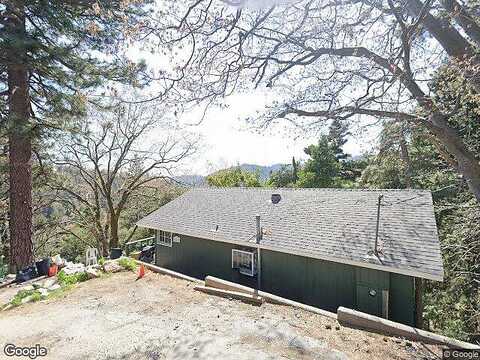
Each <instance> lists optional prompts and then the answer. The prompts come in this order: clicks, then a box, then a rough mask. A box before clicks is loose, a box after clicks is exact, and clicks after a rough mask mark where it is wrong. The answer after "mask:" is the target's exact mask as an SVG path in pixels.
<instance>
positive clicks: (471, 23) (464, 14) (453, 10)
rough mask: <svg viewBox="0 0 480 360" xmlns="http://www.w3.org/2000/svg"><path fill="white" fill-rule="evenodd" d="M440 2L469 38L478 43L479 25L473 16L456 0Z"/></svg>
mask: <svg viewBox="0 0 480 360" xmlns="http://www.w3.org/2000/svg"><path fill="white" fill-rule="evenodd" d="M441 3H442V5H443V7H444V8H445V9H446V10H447V11H448V12H449V14H450V15H451V16H453V17H454V18H455V21H456V22H457V23H458V24H459V25H460V26H461V27H462V29H463V31H465V33H466V34H467V35H468V36H469V37H470V39H471V40H472V41H474V42H475V43H476V44H477V45H480V26H479V25H478V24H477V22H476V21H475V19H474V17H473V16H472V15H471V14H469V13H468V11H467V10H466V9H465V8H464V7H463V6H462V5H461V4H460V3H459V2H458V1H456V0H441Z"/></svg>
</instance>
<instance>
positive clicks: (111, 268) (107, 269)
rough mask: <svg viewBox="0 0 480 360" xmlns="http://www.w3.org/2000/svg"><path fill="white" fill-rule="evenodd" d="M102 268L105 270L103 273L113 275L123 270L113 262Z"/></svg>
mask: <svg viewBox="0 0 480 360" xmlns="http://www.w3.org/2000/svg"><path fill="white" fill-rule="evenodd" d="M103 268H104V269H105V272H108V273H115V272H119V271H122V270H123V268H122V267H121V266H120V265H118V264H117V263H116V262H114V261H111V262H108V263H105V265H104V266H103Z"/></svg>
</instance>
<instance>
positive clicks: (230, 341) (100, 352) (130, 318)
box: [0, 272, 440, 360]
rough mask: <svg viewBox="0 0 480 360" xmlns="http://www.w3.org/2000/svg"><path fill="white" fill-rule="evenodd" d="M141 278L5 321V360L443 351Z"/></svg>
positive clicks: (88, 286) (85, 289)
mask: <svg viewBox="0 0 480 360" xmlns="http://www.w3.org/2000/svg"><path fill="white" fill-rule="evenodd" d="M135 279H136V274H134V273H132V272H122V273H118V274H115V275H112V276H110V277H103V278H100V279H95V280H91V281H88V282H85V283H82V284H80V285H78V287H76V288H75V289H73V290H71V291H70V292H68V293H67V294H65V296H63V297H62V298H57V299H51V300H47V301H41V302H38V303H33V304H25V305H23V306H21V307H18V308H15V309H12V310H9V311H5V312H0V329H1V331H0V346H1V354H0V358H2V356H5V355H3V348H4V346H5V344H7V343H13V344H15V345H17V346H34V345H35V344H40V345H41V346H44V347H46V348H47V349H48V355H47V356H46V357H44V358H41V359H79V360H80V359H82V360H83V359H102V360H103V359H217V358H222V359H236V360H239V359H331V360H333V359H339V360H340V359H342V360H343V359H368V360H374V359H437V358H438V357H437V356H435V354H439V351H440V350H439V348H438V347H432V346H430V347H426V346H424V345H422V344H418V343H409V342H405V341H401V340H399V339H394V338H389V337H384V336H382V335H377V334H371V333H368V332H364V331H360V330H353V329H348V328H344V327H339V326H338V323H337V322H335V321H333V320H331V319H328V318H325V317H322V316H319V315H316V314H312V313H309V312H306V311H303V310H299V309H294V308H291V307H286V306H279V305H271V304H263V305H262V306H253V305H248V304H245V303H242V302H239V301H236V300H229V299H224V298H220V297H215V296H211V295H207V294H203V293H200V292H197V291H194V290H193V286H194V285H193V284H192V283H189V282H187V281H184V280H179V279H174V278H171V277H169V276H164V275H159V274H155V273H151V272H148V273H147V275H146V276H145V278H143V279H141V280H139V281H135ZM0 291H1V290H0ZM5 358H6V359H12V358H7V357H5ZM25 359H28V358H25Z"/></svg>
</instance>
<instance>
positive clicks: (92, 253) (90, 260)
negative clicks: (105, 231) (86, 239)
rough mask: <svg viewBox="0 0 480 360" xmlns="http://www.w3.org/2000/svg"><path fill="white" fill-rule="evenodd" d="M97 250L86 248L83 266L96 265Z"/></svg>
mask: <svg viewBox="0 0 480 360" xmlns="http://www.w3.org/2000/svg"><path fill="white" fill-rule="evenodd" d="M97 259H98V250H97V249H95V248H88V249H87V252H86V254H85V266H90V265H97V264H98V261H97Z"/></svg>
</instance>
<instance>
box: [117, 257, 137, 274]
mask: <svg viewBox="0 0 480 360" xmlns="http://www.w3.org/2000/svg"><path fill="white" fill-rule="evenodd" d="M118 264H119V265H120V266H121V267H123V268H124V269H126V270H130V271H135V269H136V268H137V263H136V262H135V260H133V259H130V258H126V257H125V258H121V259H120V260H118Z"/></svg>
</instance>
